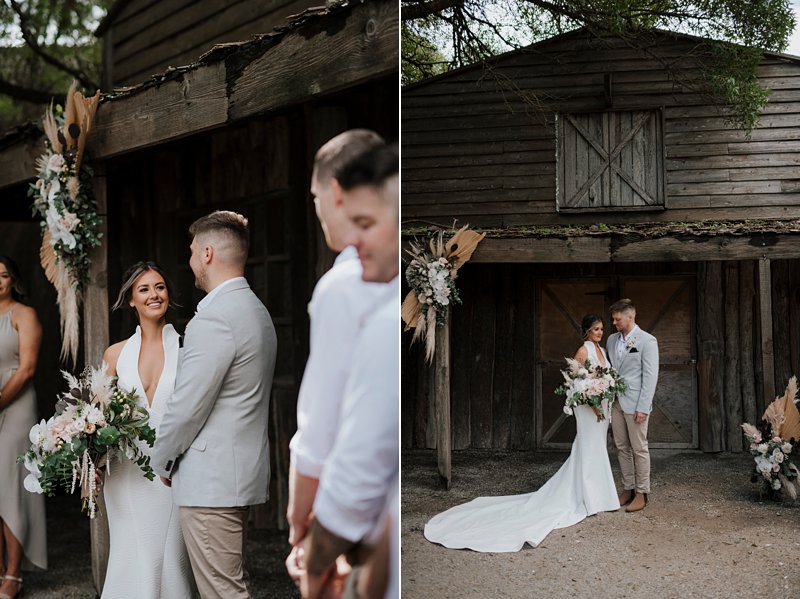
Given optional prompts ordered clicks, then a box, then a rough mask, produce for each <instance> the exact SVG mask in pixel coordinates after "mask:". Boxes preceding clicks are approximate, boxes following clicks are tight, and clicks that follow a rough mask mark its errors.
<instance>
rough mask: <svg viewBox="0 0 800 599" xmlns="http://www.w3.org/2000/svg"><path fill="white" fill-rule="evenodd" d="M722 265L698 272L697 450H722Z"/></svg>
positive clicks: (711, 264)
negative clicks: (698, 448) (698, 436)
mask: <svg viewBox="0 0 800 599" xmlns="http://www.w3.org/2000/svg"><path fill="white" fill-rule="evenodd" d="M723 310H724V306H723V284H722V262H718V261H715V262H701V263H700V265H699V269H698V272H697V353H698V360H697V386H698V394H697V395H698V398H699V400H700V401H699V406H698V407H699V417H700V418H699V431H700V449H702V450H703V451H705V452H717V451H723V450H724V449H725V407H724V401H723V398H724V387H723V385H724V366H723V356H724V350H725V345H724V342H723V340H722V332H723V327H724V314H723Z"/></svg>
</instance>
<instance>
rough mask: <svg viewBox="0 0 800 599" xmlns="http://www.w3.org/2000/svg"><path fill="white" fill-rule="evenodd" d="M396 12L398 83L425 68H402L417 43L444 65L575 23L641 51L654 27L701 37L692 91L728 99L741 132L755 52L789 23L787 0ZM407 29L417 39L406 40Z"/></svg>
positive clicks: (677, 75) (440, 0) (758, 93)
mask: <svg viewBox="0 0 800 599" xmlns="http://www.w3.org/2000/svg"><path fill="white" fill-rule="evenodd" d="M401 10H402V18H403V36H404V39H403V42H404V43H403V47H402V62H403V83H404V84H407V83H410V82H413V81H418V80H419V79H420V78H424V77H427V76H429V75H430V74H431V73H430V70H429V69H428V70H426V69H425V68H419V67H417V68H410V67H408V66H407V64H410V63H411V62H412V61H414V60H416V62H417V63H419V62H424V59H425V58H426V56H428V54H420V53H419V51H418V48H420V47H421V46H422V45H424V44H426V46H425V47H426V49H427V51H428V52H429V53H433V52H434V51H435V50H438V51H439V54H438V56H447V64H446V65H442V64H441V61H439V63H438V68H439V69H440V70H441V69H446V70H450V69H453V68H457V67H460V66H464V65H467V64H472V63H475V62H479V61H481V60H482V59H484V58H486V57H487V56H492V55H495V54H497V53H499V52H501V51H504V50H510V49H514V48H520V47H523V46H526V45H529V44H532V43H535V42H538V41H542V40H544V39H547V38H549V37H552V36H553V35H556V34H559V33H564V32H568V31H572V30H575V29H577V28H580V27H584V28H586V29H587V31H589V32H590V33H591V34H592V35H594V36H596V37H598V38H603V37H622V38H623V39H625V40H626V42H627V43H628V44H629V45H630V46H631V47H632V48H636V47H639V48H640V49H641V50H642V51H643V52H646V51H647V50H646V49H647V47H648V44H650V43H652V36H651V35H648V34H649V33H650V32H651V31H652V30H653V29H662V30H668V31H675V32H680V33H686V34H690V35H694V36H697V37H701V38H704V39H706V40H708V43H706V44H699V45H698V51H697V52H694V53H693V54H692V56H690V57H687V59H689V60H691V66H692V67H694V68H696V69H699V71H700V73H701V80H700V84H701V89H700V90H699V91H700V92H701V93H705V94H707V95H708V96H709V97H711V98H712V99H713V100H714V101H716V102H718V103H722V104H725V105H728V106H729V107H730V109H731V114H732V117H731V120H732V122H733V123H734V124H735V125H736V126H738V127H740V128H742V129H744V130H745V131H748V132H749V131H750V130H752V129H753V128H754V127H756V126H757V124H758V119H759V115H760V111H761V109H762V108H763V107H764V105H765V104H766V102H767V91H766V90H765V89H764V88H763V87H761V86H760V85H759V83H758V79H757V77H756V67H757V65H758V63H759V61H760V59H761V56H762V52H763V51H771V52H781V51H783V50H785V48H786V46H787V43H788V40H789V36H790V35H791V32H792V31H793V29H794V27H795V20H794V13H793V11H792V7H791V3H790V2H789V0H651V1H645V0H488V1H477V0H402V9H401ZM408 32H411V33H412V34H413V35H414V36H416V37H417V38H421V41H419V40H417V39H415V43H413V44H410V43H409V44H406V43H405V42H406V39H405V37H406V35H407V34H408ZM420 56H422V59H423V60H420ZM649 58H653V57H652V56H649ZM665 69H667V70H670V71H671V74H672V76H673V79H674V80H675V81H676V82H677V83H685V84H686V85H688V86H694V85H695V84H696V83H697V81H684V80H682V77H685V75H683V74H682V73H681V72H680V71H679V65H678V66H675V68H674V69H673V65H671V64H668V63H666V62H665Z"/></svg>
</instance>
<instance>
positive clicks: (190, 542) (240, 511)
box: [181, 507, 250, 599]
mask: <svg viewBox="0 0 800 599" xmlns="http://www.w3.org/2000/svg"><path fill="white" fill-rule="evenodd" d="M248 511H249V508H248V507H229V508H226V507H181V529H182V530H183V539H184V541H185V542H186V549H187V551H188V553H189V562H190V563H191V564H192V572H193V573H194V579H195V582H196V583H197V590H198V591H200V596H201V597H202V598H203V599H217V598H220V599H222V598H224V599H234V598H237V597H239V598H242V599H249V598H250V592H249V591H248V590H247V584H246V578H247V574H246V572H245V566H244V549H245V541H246V536H247V514H248Z"/></svg>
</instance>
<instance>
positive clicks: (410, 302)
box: [400, 289, 422, 331]
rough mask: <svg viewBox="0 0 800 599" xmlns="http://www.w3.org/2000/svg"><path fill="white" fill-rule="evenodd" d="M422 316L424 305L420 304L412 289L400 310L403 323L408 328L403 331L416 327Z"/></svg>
mask: <svg viewBox="0 0 800 599" xmlns="http://www.w3.org/2000/svg"><path fill="white" fill-rule="evenodd" d="M420 314H422V305H421V304H420V303H419V300H418V299H417V296H416V295H414V290H413V289H412V290H411V291H409V292H408V295H406V298H405V299H404V300H403V305H402V307H401V308H400V316H402V318H403V322H404V323H406V328H405V329H403V330H404V331H407V330H409V329H413V328H414V327H416V326H417V322H419V317H420Z"/></svg>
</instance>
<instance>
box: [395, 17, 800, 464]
mask: <svg viewBox="0 0 800 599" xmlns="http://www.w3.org/2000/svg"><path fill="white" fill-rule="evenodd" d="M648 35H649V43H648V45H647V46H646V47H645V48H644V49H639V48H634V47H631V45H629V44H626V43H625V42H624V41H622V40H620V39H597V38H594V37H592V36H591V35H589V34H588V33H586V32H585V31H583V30H578V31H575V32H572V33H568V34H564V35H562V36H559V37H556V38H552V39H550V40H547V41H544V42H541V43H538V44H535V45H533V46H530V47H528V48H525V49H522V50H518V51H514V52H510V53H508V54H504V55H501V56H499V57H496V58H494V59H492V60H490V61H489V62H487V63H486V64H482V65H475V66H471V67H466V68H462V69H459V70H457V71H453V72H451V73H448V74H444V75H441V76H438V77H434V78H431V79H428V80H425V81H422V82H420V83H417V84H414V85H410V86H408V87H406V88H404V90H403V92H402V124H401V129H402V169H403V171H402V172H403V189H402V194H403V197H402V205H403V214H402V221H403V231H404V238H405V239H410V238H412V237H414V236H417V237H423V238H424V237H426V236H430V235H431V234H432V233H433V232H434V231H436V230H438V229H440V228H443V227H444V228H450V227H452V226H453V225H454V223H455V224H456V226H462V225H464V224H470V225H472V226H473V227H474V228H478V229H481V230H484V231H486V232H487V236H486V238H485V239H484V240H483V241H482V242H481V244H480V245H479V246H478V249H477V251H476V252H475V254H474V256H473V258H472V260H471V261H470V263H469V264H467V265H466V266H465V267H464V268H463V269H461V270H460V271H459V278H458V281H457V283H458V285H459V290H460V293H461V296H462V298H463V302H464V303H463V305H462V306H456V307H455V308H453V309H451V316H450V367H451V376H450V390H451V405H450V418H449V422H442V420H443V419H442V418H438V419H437V417H436V416H435V413H436V400H437V394H436V393H434V392H433V373H432V369H431V368H429V367H426V366H424V364H423V361H422V355H421V354H422V352H421V351H420V350H419V348H416V347H412V348H411V349H410V350H409V349H408V348H407V347H406V348H405V349H404V354H403V355H404V366H403V392H402V393H403V395H402V403H403V406H402V410H403V412H402V422H403V430H402V442H403V446H404V447H407V448H425V447H429V448H430V447H436V446H439V447H442V446H444V447H446V446H447V438H448V437H449V442H450V443H451V444H452V447H453V448H454V449H464V448H495V449H528V450H530V449H551V448H553V449H558V448H567V447H569V444H570V443H571V441H572V439H573V437H574V434H575V424H574V419H573V418H566V417H565V416H564V414H563V413H562V410H561V405H562V403H563V398H559V397H557V396H555V395H554V393H553V390H554V389H555V387H556V386H557V385H558V384H559V379H560V376H559V372H558V371H559V369H560V368H561V367H562V364H563V356H571V355H572V354H573V353H574V351H575V349H576V348H577V347H578V346H579V345H580V343H581V338H580V334H579V322H580V319H581V316H582V315H583V314H585V313H587V312H596V313H598V314H601V315H605V316H606V317H607V318H606V321H605V325H606V326H605V329H606V335H608V334H610V333H611V332H613V328H612V325H611V322H610V318H608V307H609V306H610V304H611V303H613V302H614V301H615V300H617V299H619V298H621V297H630V298H632V299H633V301H634V303H635V304H636V306H637V313H638V318H637V323H638V324H640V326H641V327H642V328H643V329H644V330H647V331H649V332H651V333H652V334H654V335H655V336H656V337H657V338H658V341H659V346H660V362H661V363H660V375H659V383H658V388H657V392H656V398H655V408H654V412H653V414H652V417H651V418H652V419H651V423H650V430H649V438H650V442H651V446H653V447H661V448H685V449H699V450H702V451H706V452H719V451H734V452H738V451H741V450H742V435H741V431H740V428H739V425H740V424H741V423H742V422H743V421H749V422H754V421H755V418H756V416H757V415H758V416H759V417H760V414H761V413H762V411H763V409H764V405H765V403H764V402H765V401H767V400H771V399H772V398H774V397H775V395H776V392H780V393H782V392H783V389H784V386H785V385H786V382H787V380H788V379H789V377H790V376H791V375H792V374H795V373H797V372H798V370H800V368H798V365H799V364H800V346H799V345H798V343H800V307H799V306H800V303H799V302H798V299H800V298H799V297H798V293H800V58H798V57H793V56H788V55H783V54H773V53H765V54H764V56H763V60H762V62H761V64H760V66H759V67H758V78H759V82H760V83H761V84H762V85H763V86H765V87H766V88H768V89H769V90H771V93H770V96H769V102H768V104H767V105H766V107H765V108H764V110H763V114H762V115H761V120H760V125H759V127H758V128H757V129H755V130H754V131H753V132H752V135H751V136H750V137H748V136H746V135H745V134H744V133H743V132H742V131H740V130H738V129H736V128H735V127H734V126H733V125H732V124H731V123H730V120H729V119H728V118H727V117H726V113H725V110H724V109H721V108H719V107H718V106H717V105H715V104H714V103H713V102H712V101H710V100H709V99H708V95H707V94H703V93H700V92H698V90H697V89H696V86H691V85H688V84H686V83H685V82H686V81H687V80H690V79H691V77H687V75H690V74H691V72H692V68H693V66H692V59H691V57H692V55H693V53H694V52H695V50H696V48H697V47H698V46H700V45H701V44H702V43H703V42H702V40H698V39H697V38H693V37H690V36H685V35H679V34H671V33H667V32H652V33H650V34H648ZM666 65H669V66H668V67H667V66H666ZM695 83H696V81H695ZM404 339H405V341H406V343H407V344H408V343H410V334H408V337H405V338H404ZM440 412H441V410H440ZM444 420H447V418H446V416H445V418H444Z"/></svg>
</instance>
